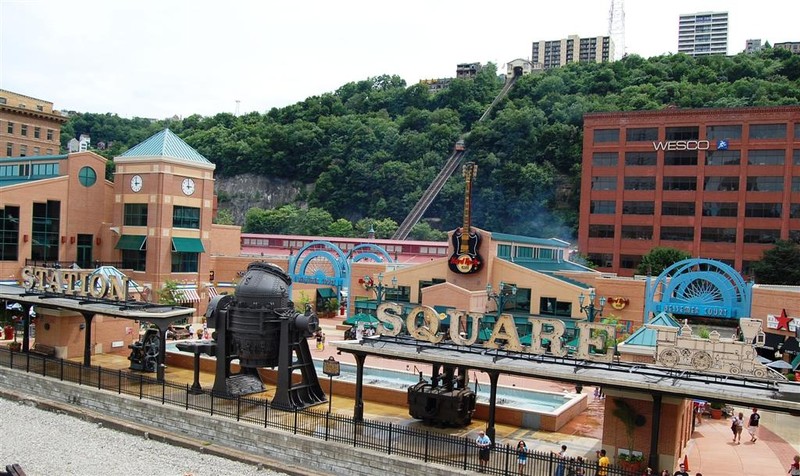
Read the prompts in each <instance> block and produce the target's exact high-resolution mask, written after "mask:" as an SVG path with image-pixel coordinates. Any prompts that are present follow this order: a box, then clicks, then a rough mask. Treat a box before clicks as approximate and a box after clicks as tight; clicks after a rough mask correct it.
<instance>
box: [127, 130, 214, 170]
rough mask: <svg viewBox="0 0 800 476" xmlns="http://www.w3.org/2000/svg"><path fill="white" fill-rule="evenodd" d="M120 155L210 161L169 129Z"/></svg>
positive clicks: (209, 162)
mask: <svg viewBox="0 0 800 476" xmlns="http://www.w3.org/2000/svg"><path fill="white" fill-rule="evenodd" d="M120 157H127V158H133V157H169V158H172V159H178V160H185V161H187V162H192V163H196V164H211V163H212V162H211V161H210V160H208V159H206V158H205V157H203V156H202V155H200V153H199V152H197V151H196V150H194V149H193V148H192V147H191V146H190V145H189V144H187V143H186V142H184V141H183V139H181V138H180V137H178V136H177V135H175V134H174V133H173V132H172V131H171V130H169V129H164V130H163V131H161V132H158V133H156V134H154V135H152V136H150V138H148V139H145V140H144V142H141V143H139V144H137V145H135V146H133V147H131V148H130V149H128V151H127V152H125V153H124V154H122V155H120Z"/></svg>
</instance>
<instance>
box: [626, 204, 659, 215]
mask: <svg viewBox="0 0 800 476" xmlns="http://www.w3.org/2000/svg"><path fill="white" fill-rule="evenodd" d="M654 213H655V204H654V203H653V202H647V201H625V202H622V214H623V215H653V214H654Z"/></svg>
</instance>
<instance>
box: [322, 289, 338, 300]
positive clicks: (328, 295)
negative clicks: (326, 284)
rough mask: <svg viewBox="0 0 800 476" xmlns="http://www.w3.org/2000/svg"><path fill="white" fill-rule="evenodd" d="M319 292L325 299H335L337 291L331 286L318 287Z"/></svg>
mask: <svg viewBox="0 0 800 476" xmlns="http://www.w3.org/2000/svg"><path fill="white" fill-rule="evenodd" d="M317 294H319V297H321V298H323V299H333V298H335V297H336V293H335V292H334V291H333V289H331V288H317Z"/></svg>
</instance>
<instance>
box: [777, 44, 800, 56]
mask: <svg viewBox="0 0 800 476" xmlns="http://www.w3.org/2000/svg"><path fill="white" fill-rule="evenodd" d="M772 47H773V48H781V49H784V50H789V51H791V52H792V53H794V54H796V55H800V41H785V42H783V43H775V44H774V45H773V46H772Z"/></svg>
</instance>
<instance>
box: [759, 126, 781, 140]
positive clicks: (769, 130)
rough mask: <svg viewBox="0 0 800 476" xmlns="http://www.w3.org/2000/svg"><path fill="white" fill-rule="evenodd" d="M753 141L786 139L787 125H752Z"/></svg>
mask: <svg viewBox="0 0 800 476" xmlns="http://www.w3.org/2000/svg"><path fill="white" fill-rule="evenodd" d="M750 138H751V139H785V138H786V124H750Z"/></svg>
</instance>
